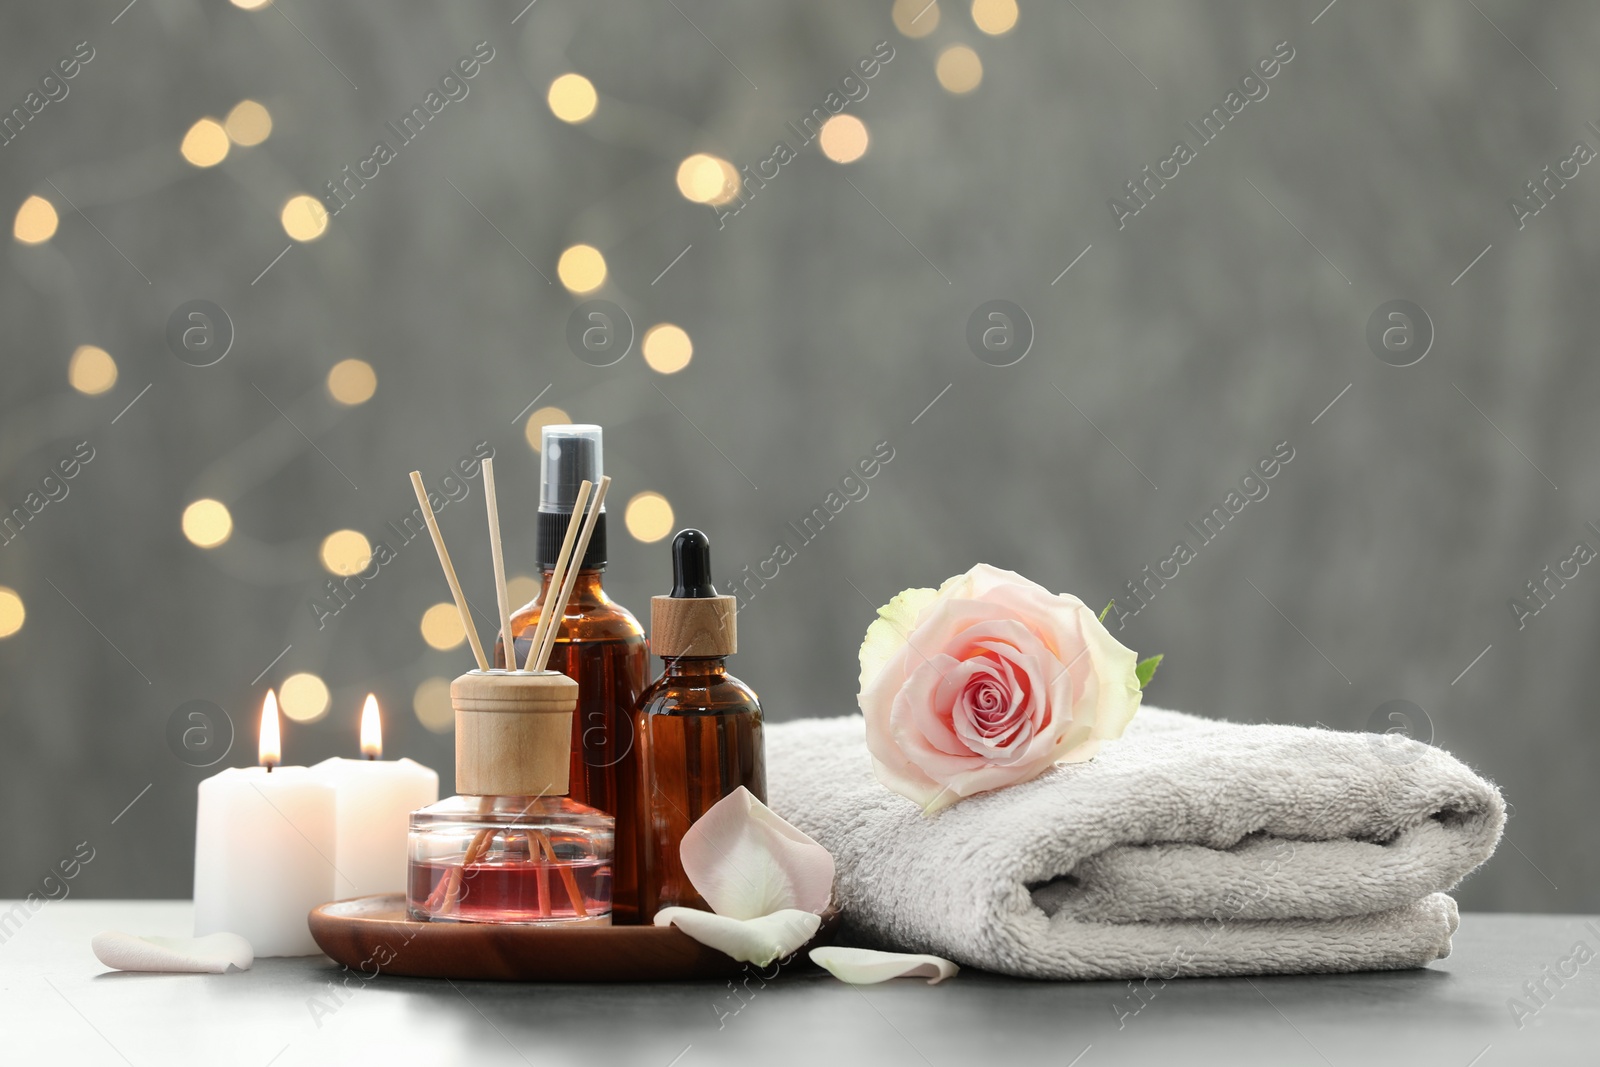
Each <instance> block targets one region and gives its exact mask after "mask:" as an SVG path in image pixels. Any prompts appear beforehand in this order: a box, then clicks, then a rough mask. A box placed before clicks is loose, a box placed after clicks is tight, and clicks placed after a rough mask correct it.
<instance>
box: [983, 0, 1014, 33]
mask: <svg viewBox="0 0 1600 1067" xmlns="http://www.w3.org/2000/svg"><path fill="white" fill-rule="evenodd" d="M973 22H974V24H976V26H978V29H981V30H982V32H986V34H989V35H990V37H998V35H1000V34H1008V32H1011V27H1013V26H1016V0H973Z"/></svg>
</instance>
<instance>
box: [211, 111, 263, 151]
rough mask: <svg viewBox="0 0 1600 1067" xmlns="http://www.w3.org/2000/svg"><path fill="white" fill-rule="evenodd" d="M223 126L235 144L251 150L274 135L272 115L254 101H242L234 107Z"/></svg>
mask: <svg viewBox="0 0 1600 1067" xmlns="http://www.w3.org/2000/svg"><path fill="white" fill-rule="evenodd" d="M222 126H223V129H225V130H226V131H227V133H228V136H229V137H230V138H232V139H233V143H234V144H236V145H243V146H244V147H246V148H250V147H253V146H255V145H258V144H260V143H261V142H262V141H265V140H266V139H267V137H268V136H269V135H270V134H271V133H272V113H271V112H270V111H268V110H267V109H266V108H265V107H264V106H262V105H261V104H258V103H256V102H255V101H254V100H241V101H239V102H238V103H237V104H235V105H233V110H232V111H230V112H228V117H227V119H226V120H225V121H224V122H223V124H222Z"/></svg>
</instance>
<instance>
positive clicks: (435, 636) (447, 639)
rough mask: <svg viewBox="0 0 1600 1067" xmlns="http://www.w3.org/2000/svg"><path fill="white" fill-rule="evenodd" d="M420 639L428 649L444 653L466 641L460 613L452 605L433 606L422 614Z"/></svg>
mask: <svg viewBox="0 0 1600 1067" xmlns="http://www.w3.org/2000/svg"><path fill="white" fill-rule="evenodd" d="M421 629H422V639H423V640H424V641H426V642H428V645H429V647H430V648H437V649H438V650H439V651H441V652H444V651H447V650H448V649H452V648H455V647H456V646H457V645H459V644H461V642H463V641H465V640H466V639H467V632H466V631H465V630H463V629H462V628H461V613H460V612H459V611H457V610H456V606H455V605H454V604H452V603H444V604H435V605H433V607H431V608H429V609H428V610H427V611H424V612H423V613H422V625H421Z"/></svg>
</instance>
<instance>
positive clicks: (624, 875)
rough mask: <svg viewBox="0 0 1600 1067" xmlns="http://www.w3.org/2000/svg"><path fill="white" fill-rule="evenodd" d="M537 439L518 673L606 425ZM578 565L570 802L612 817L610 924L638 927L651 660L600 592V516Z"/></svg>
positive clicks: (563, 429)
mask: <svg viewBox="0 0 1600 1067" xmlns="http://www.w3.org/2000/svg"><path fill="white" fill-rule="evenodd" d="M540 438H541V439H540V471H539V515H538V526H537V528H536V536H535V551H536V554H537V558H538V563H539V569H540V572H541V579H542V581H541V588H540V591H539V594H538V595H537V596H536V597H535V598H534V599H533V602H532V603H530V604H528V605H526V606H525V607H523V608H521V609H519V610H517V611H516V612H514V613H513V614H512V617H511V632H512V635H513V640H514V642H515V659H516V663H517V664H525V663H526V660H527V656H528V651H529V648H530V647H531V639H532V637H533V635H534V631H535V630H536V629H537V627H538V625H539V618H540V611H541V605H542V604H544V603H545V601H546V596H547V594H548V593H549V586H550V579H551V575H552V571H553V570H554V568H555V564H556V557H557V556H558V555H559V551H560V546H561V541H562V535H563V533H564V531H565V530H566V528H567V521H568V519H569V518H570V517H571V515H572V511H573V507H574V504H575V502H576V500H577V496H578V487H579V486H580V485H581V484H582V483H583V482H584V481H585V480H588V481H590V482H593V483H596V484H598V483H599V481H600V479H601V477H602V475H603V474H604V459H603V451H602V438H601V429H600V427H599V426H594V425H551V426H545V427H544V428H543V429H542V431H541V434H540ZM573 565H574V566H576V567H578V575H577V584H576V585H575V586H574V587H573V590H572V596H571V599H570V600H569V601H568V602H567V607H566V611H565V612H564V613H563V615H562V617H561V620H560V624H559V627H558V629H557V631H556V638H555V644H554V646H553V649H552V651H551V654H550V663H549V665H550V667H551V668H553V669H554V670H557V671H561V672H563V673H564V674H566V675H567V676H569V677H570V678H572V679H573V680H575V681H576V682H577V683H578V705H577V712H576V714H575V715H574V716H573V720H572V741H571V753H572V755H571V771H570V782H571V788H570V790H569V793H570V795H571V797H572V799H573V800H575V801H578V802H580V803H583V804H588V805H591V806H592V807H595V808H598V809H600V810H601V811H605V812H609V813H610V814H611V815H613V816H614V817H615V818H616V853H615V862H614V865H613V869H612V874H613V878H614V882H613V901H612V904H613V915H614V918H615V921H616V922H618V923H621V924H627V923H635V922H638V921H639V876H638V869H637V867H638V845H637V840H636V832H635V828H634V827H635V811H636V807H637V799H636V795H635V794H636V789H637V781H638V768H637V765H636V762H635V760H636V755H635V745H634V737H633V709H634V706H635V704H636V703H637V701H638V697H639V693H640V691H641V690H642V689H643V688H644V683H645V670H646V668H647V666H648V665H649V659H650V654H649V651H648V649H647V647H646V645H645V638H644V629H643V628H642V627H641V626H640V625H639V621H638V620H637V619H636V618H634V617H633V614H632V613H631V612H629V611H628V609H627V608H625V607H623V606H622V605H620V604H618V603H616V602H615V601H614V600H612V599H611V598H610V597H609V596H607V595H606V591H605V589H604V588H603V586H602V584H601V577H602V575H603V573H604V571H605V567H606V516H605V512H604V510H603V509H602V511H601V512H600V514H599V516H598V517H597V521H596V525H595V529H594V533H593V536H592V538H591V540H590V541H589V548H588V551H586V552H585V553H584V554H583V557H582V560H581V562H580V561H578V560H574V561H573ZM494 663H495V665H496V666H505V665H506V658H505V643H504V641H497V642H496V644H495V649H494Z"/></svg>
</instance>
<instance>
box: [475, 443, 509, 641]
mask: <svg viewBox="0 0 1600 1067" xmlns="http://www.w3.org/2000/svg"><path fill="white" fill-rule="evenodd" d="M483 499H484V503H485V505H486V506H487V508H488V510H489V558H490V559H492V560H493V561H494V595H495V599H496V601H497V602H498V604H499V607H500V647H501V648H502V649H503V650H504V652H505V664H506V670H508V671H514V670H516V669H517V643H516V642H515V641H514V640H512V638H511V594H510V593H509V592H507V590H506V557H505V549H504V548H503V547H502V545H501V543H500V501H499V498H498V497H497V496H496V495H495V491H494V460H492V459H486V460H484V461H483Z"/></svg>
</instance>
